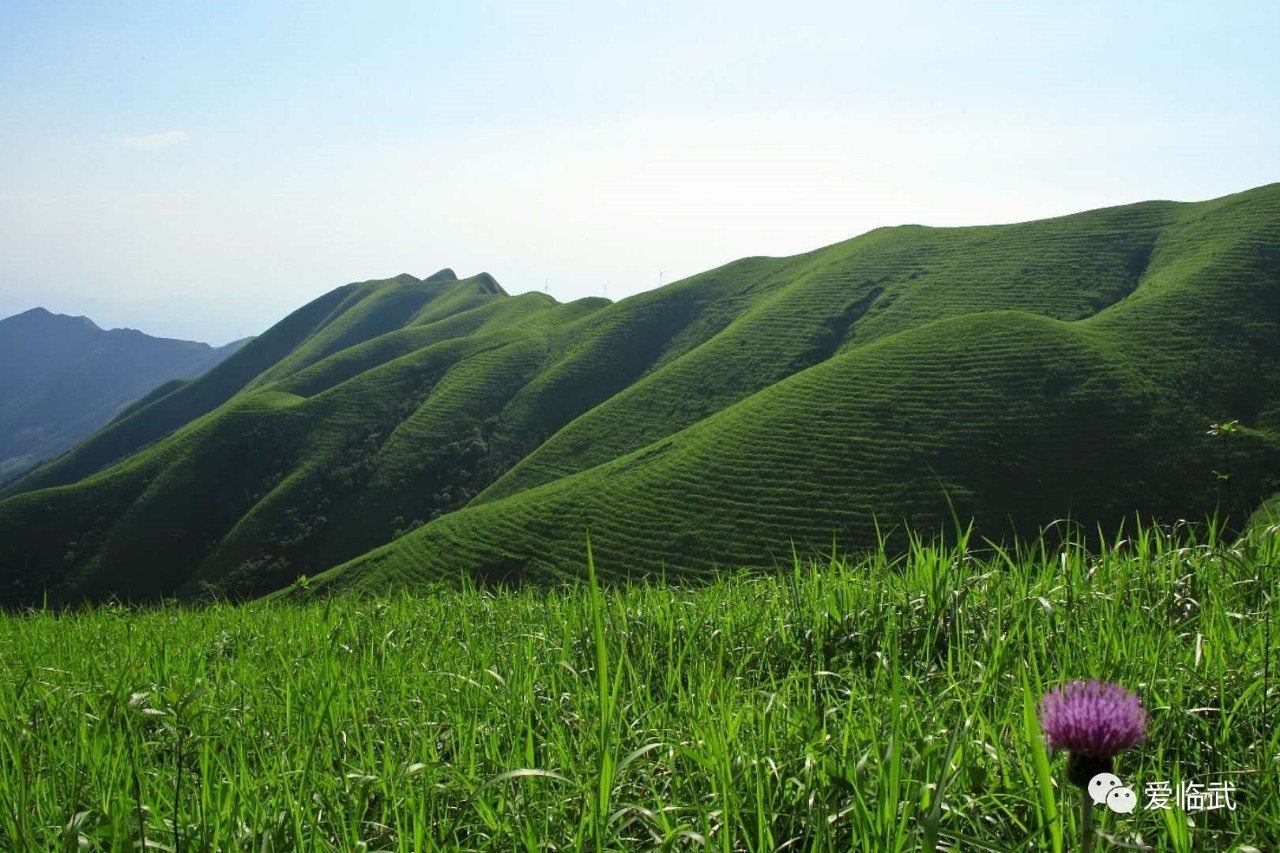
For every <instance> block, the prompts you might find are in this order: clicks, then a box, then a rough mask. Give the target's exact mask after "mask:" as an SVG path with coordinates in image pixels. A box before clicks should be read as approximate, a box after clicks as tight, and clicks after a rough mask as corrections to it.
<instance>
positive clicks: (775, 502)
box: [0, 185, 1280, 603]
mask: <svg viewBox="0 0 1280 853" xmlns="http://www.w3.org/2000/svg"><path fill="white" fill-rule="evenodd" d="M1229 420H1237V421H1239V422H1240V429H1239V430H1237V431H1236V433H1235V434H1234V435H1233V436H1231V437H1230V438H1229V439H1222V438H1220V437H1217V436H1211V435H1208V434H1207V427H1208V425H1209V424H1210V423H1211V422H1225V421H1229ZM1227 469H1229V470H1230V472H1231V478H1230V480H1229V481H1227V480H1223V479H1221V478H1220V477H1219V474H1225V473H1226V471H1227ZM1228 483H1229V489H1228ZM1277 489H1280V185H1270V186H1266V187H1262V188H1259V189H1256V190H1252V191H1249V192H1246V193H1241V194H1238V195H1234V196H1229V197H1226V198H1223V199H1218V200H1215V201H1210V202H1202V203H1194V204H1181V203H1173V202H1150V203H1144V204H1137V205H1130V206H1125V207H1119V208H1112V209H1107V210H1099V211H1091V212H1088V213H1082V214H1077V215H1073V216H1067V217H1062V218H1058V219H1053V220H1045V221H1041V222H1030V223H1023V224H1017V225H1001V226H988V227H981V228H953V229H941V228H925V227H921V226H905V227H900V228H886V229H880V230H877V231H873V232H871V233H869V234H865V235H863V236H861V237H858V238H855V239H853V240H849V241H846V242H844V243H840V244H837V245H834V246H830V247H827V248H824V249H820V250H817V251H815V252H810V253H808V254H805V255H799V256H796V257H791V258H749V259H745V260H741V261H737V262H735V263H731V264H728V265H726V266H724V267H721V268H719V269H716V270H712V271H710V272H707V273H703V274H701V275H697V276H694V277H692V278H689V279H686V280H684V281H681V282H677V283H674V284H672V285H669V286H667V287H664V288H661V289H659V290H656V291H652V292H649V293H644V294H640V295H638V296H635V297H631V298H629V299H625V300H622V301H620V302H618V303H615V304H609V303H607V302H605V301H604V300H581V301H578V302H574V303H570V304H567V305H561V304H557V303H556V302H555V301H554V300H552V299H550V298H549V297H547V296H545V295H543V294H524V295H521V296H508V295H507V294H506V293H505V292H504V291H503V290H502V289H501V288H500V287H499V286H498V285H497V283H496V282H494V281H493V279H492V278H490V277H489V276H487V275H480V276H476V277H474V278H470V279H465V280H462V281H458V280H456V279H455V277H454V276H453V275H452V273H450V272H448V271H442V273H440V274H437V275H435V276H432V277H430V278H429V279H427V280H424V281H419V280H417V279H415V278H413V277H411V276H401V277H399V278H396V279H392V280H389V281H385V282H365V283H363V284H358V285H348V286H346V287H344V288H339V289H338V290H336V291H334V292H333V293H330V294H328V295H327V296H325V297H322V298H321V299H319V300H317V301H316V302H314V303H311V304H310V305H308V306H306V307H304V308H302V309H300V310H299V311H298V312H296V313H295V314H293V315H291V316H290V317H289V318H286V319H285V320H284V321H282V322H281V323H280V324H279V325H277V326H276V327H275V328H273V329H272V330H270V331H269V332H268V333H267V334H265V335H263V336H262V337H261V338H259V339H258V340H256V341H255V342H254V343H253V344H251V345H250V346H248V347H246V348H245V349H244V350H242V351H241V352H240V353H238V354H237V355H236V356H235V357H233V358H231V359H228V360H227V361H226V362H225V363H224V364H223V365H220V366H219V367H218V368H217V369H215V370H213V371H211V372H210V373H209V374H207V375H205V376H204V377H201V378H200V379H198V380H195V381H193V382H191V383H187V384H185V385H183V386H181V387H179V388H177V389H175V390H174V391H172V392H171V393H169V394H167V395H163V396H161V397H160V398H159V399H156V400H154V401H152V402H150V403H149V404H147V405H145V406H142V407H141V408H139V409H137V410H135V411H133V412H132V413H130V414H128V415H127V416H126V417H123V418H121V419H119V420H118V421H117V422H115V423H113V424H112V425H111V426H109V427H108V428H107V429H105V430H103V431H102V432H100V433H98V434H97V435H95V436H94V437H93V438H91V439H90V440H88V441H87V442H85V443H84V444H82V445H80V446H79V447H77V448H76V449H75V450H73V451H72V452H71V453H69V454H66V455H65V456H64V457H62V458H61V459H59V460H57V461H55V462H54V463H52V464H49V465H46V466H44V467H42V468H40V469H37V470H36V471H34V472H32V473H31V474H29V475H28V476H27V477H25V478H23V479H21V480H19V481H17V482H16V483H15V484H13V485H12V486H11V487H10V488H9V490H8V491H7V492H6V493H4V496H5V499H4V500H3V501H0V587H3V588H4V589H5V590H6V591H5V592H4V593H3V595H4V599H5V600H6V601H8V602H10V603H15V602H22V601H31V600H35V599H37V598H39V597H40V596H41V595H43V594H44V592H45V591H46V590H48V591H49V592H50V595H51V596H52V597H53V598H54V599H55V600H76V599H78V598H80V597H83V596H89V597H102V596H107V595H120V596H124V597H130V598H142V599H145V598H153V597H156V596H160V595H171V594H177V595H182V596H190V595H196V594H199V593H200V592H201V591H202V590H208V589H210V588H212V589H215V590H218V591H221V592H223V593H227V594H232V595H253V594H258V593H262V592H265V591H268V590H270V589H273V588H278V587H280V586H283V585H286V584H288V583H290V582H291V581H293V579H294V578H295V577H297V576H298V575H300V574H307V575H316V574H320V573H324V574H322V575H321V577H322V580H323V581H324V582H332V583H335V584H341V585H355V586H359V587H364V588H379V587H385V586H386V585H388V584H391V583H398V582H408V583H414V582H418V581H421V580H423V579H426V578H434V577H453V576H457V575H459V574H464V573H465V574H468V575H471V576H474V577H477V578H480V579H484V580H489V581H498V580H510V581H522V580H536V579H545V578H551V577H556V576H561V575H565V574H576V573H577V572H578V571H579V569H580V564H581V553H582V541H583V538H584V534H585V531H586V529H587V527H588V526H589V527H590V528H591V531H592V539H593V542H594V543H595V548H596V552H597V562H598V564H599V565H600V566H601V567H602V569H603V570H604V571H606V572H609V573H612V574H614V575H622V574H643V573H657V572H667V573H669V574H698V573H703V572H707V571H709V570H712V569H713V568H714V567H715V566H716V565H717V564H722V565H723V564H766V565H767V564H770V563H772V562H773V561H774V560H775V559H777V558H783V557H786V556H788V554H789V549H790V548H791V547H792V546H793V543H794V545H795V547H799V548H804V549H812V548H825V549H829V548H830V547H831V545H832V542H833V541H835V542H836V543H837V545H838V546H839V547H841V548H850V549H852V548H857V547H861V546H863V545H866V544H868V543H870V542H873V541H875V539H876V537H877V536H878V535H879V534H878V532H877V524H879V525H880V528H881V530H883V529H884V528H887V527H892V526H893V525H895V524H897V523H898V522H901V521H908V522H910V523H911V524H912V526H913V527H917V528H921V527H923V528H926V529H927V528H928V527H931V526H936V525H938V524H943V523H947V524H949V523H950V522H949V519H950V518H951V515H950V513H951V511H952V508H953V507H954V510H955V511H956V513H957V514H959V515H960V516H961V517H962V518H964V519H968V518H973V519H975V521H976V522H977V524H978V526H979V530H980V531H981V532H983V533H984V534H987V535H990V536H1001V535H1004V534H1006V533H1009V532H1020V531H1027V530H1032V529H1035V528H1037V527H1039V526H1040V525H1043V524H1045V523H1047V522H1050V521H1052V520H1054V519H1057V518H1062V517H1066V516H1071V517H1072V518H1075V519H1078V520H1080V521H1082V522H1084V523H1087V524H1090V525H1093V524H1102V525H1104V526H1108V527H1112V526H1115V525H1117V524H1119V523H1121V522H1122V521H1123V520H1124V519H1125V518H1127V517H1132V516H1133V514H1134V513H1138V514H1141V515H1143V516H1155V517H1159V518H1165V519H1176V518H1179V517H1187V516H1198V515H1203V514H1205V513H1207V512H1211V511H1213V510H1214V509H1215V508H1221V509H1223V510H1224V511H1227V510H1229V511H1230V512H1231V514H1232V515H1234V516H1237V517H1239V518H1240V519H1241V520H1243V518H1244V517H1245V516H1247V514H1248V513H1249V512H1250V511H1252V510H1253V509H1254V507H1255V506H1257V505H1258V504H1259V503H1260V502H1261V501H1262V499H1263V498H1264V497H1266V496H1268V495H1270V494H1273V493H1274V492H1275V491H1276V490H1277ZM1228 493H1229V494H1230V501H1229V503H1230V505H1229V506H1228V498H1227V495H1228ZM348 561H349V562H348Z"/></svg>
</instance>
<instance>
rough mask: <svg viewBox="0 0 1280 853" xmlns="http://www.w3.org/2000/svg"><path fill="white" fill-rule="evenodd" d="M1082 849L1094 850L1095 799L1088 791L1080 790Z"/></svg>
mask: <svg viewBox="0 0 1280 853" xmlns="http://www.w3.org/2000/svg"><path fill="white" fill-rule="evenodd" d="M1080 849H1081V851H1083V853H1092V851H1093V800H1092V799H1090V797H1089V792H1088V791H1081V792H1080Z"/></svg>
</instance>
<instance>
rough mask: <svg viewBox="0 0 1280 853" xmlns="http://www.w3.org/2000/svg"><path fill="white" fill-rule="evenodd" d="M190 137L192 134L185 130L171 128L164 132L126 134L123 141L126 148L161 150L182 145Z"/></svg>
mask: <svg viewBox="0 0 1280 853" xmlns="http://www.w3.org/2000/svg"><path fill="white" fill-rule="evenodd" d="M189 139H191V134H189V133H187V132H186V131H185V130H169V131H165V132H164V133H139V134H135V135H134V136H126V137H125V138H124V139H122V140H121V142H122V143H123V144H124V147H125V148H132V149H133V150H134V151H160V150H162V149H164V148H172V147H173V146H175V145H181V144H182V143H184V142H186V141H187V140H189Z"/></svg>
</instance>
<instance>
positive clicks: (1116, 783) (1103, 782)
mask: <svg viewBox="0 0 1280 853" xmlns="http://www.w3.org/2000/svg"><path fill="white" fill-rule="evenodd" d="M1119 787H1121V784H1120V777H1119V776H1117V775H1116V774H1114V773H1099V774H1098V775H1097V776H1094V777H1093V778H1092V779H1090V780H1089V796H1090V797H1092V798H1093V802H1094V804H1095V805H1099V806H1100V805H1102V804H1103V803H1105V802H1106V801H1107V795H1108V794H1110V793H1111V790H1112V789H1113V788H1119Z"/></svg>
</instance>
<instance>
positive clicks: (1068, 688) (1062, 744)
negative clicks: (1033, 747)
mask: <svg viewBox="0 0 1280 853" xmlns="http://www.w3.org/2000/svg"><path fill="white" fill-rule="evenodd" d="M1040 728H1041V729H1042V730H1043V731H1044V733H1045V737H1046V739H1047V741H1048V743H1049V748H1050V749H1065V750H1067V751H1068V752H1071V753H1078V754H1080V755H1086V756H1089V757H1091V758H1102V759H1109V758H1111V757H1112V756H1113V755H1115V754H1116V753H1118V752H1123V751H1124V750H1126V749H1129V748H1130V747H1132V746H1134V745H1135V744H1138V743H1140V742H1141V741H1142V739H1143V738H1144V737H1145V736H1146V733H1147V712H1146V711H1145V710H1143V708H1142V702H1141V701H1139V699H1138V697H1137V695H1136V694H1134V693H1132V692H1130V691H1128V690H1126V689H1124V688H1123V687H1121V686H1120V685H1118V684H1112V683H1110V682H1107V681H1099V680H1098V679H1096V678H1091V679H1089V680H1088V681H1072V682H1069V683H1068V684H1064V685H1063V686H1062V687H1056V688H1054V689H1053V690H1050V691H1049V692H1048V693H1046V694H1045V696H1044V702H1043V703H1042V704H1041V706H1040Z"/></svg>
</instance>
